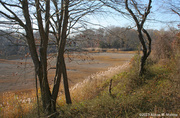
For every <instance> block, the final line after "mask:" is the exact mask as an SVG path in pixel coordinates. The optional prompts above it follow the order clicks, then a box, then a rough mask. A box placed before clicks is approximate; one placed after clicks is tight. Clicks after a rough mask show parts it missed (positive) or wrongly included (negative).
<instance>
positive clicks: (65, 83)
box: [62, 58, 72, 104]
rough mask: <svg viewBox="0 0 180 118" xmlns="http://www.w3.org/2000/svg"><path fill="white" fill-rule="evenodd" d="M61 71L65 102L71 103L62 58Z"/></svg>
mask: <svg viewBox="0 0 180 118" xmlns="http://www.w3.org/2000/svg"><path fill="white" fill-rule="evenodd" d="M62 73H63V82H64V91H65V97H66V103H67V104H72V101H71V96H70V92H69V84H68V78H67V71H66V64H65V61H64V58H63V59H62Z"/></svg>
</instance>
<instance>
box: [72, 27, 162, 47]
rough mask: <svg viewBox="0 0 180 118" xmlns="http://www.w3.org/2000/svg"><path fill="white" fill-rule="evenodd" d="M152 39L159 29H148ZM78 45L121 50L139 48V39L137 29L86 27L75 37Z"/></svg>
mask: <svg viewBox="0 0 180 118" xmlns="http://www.w3.org/2000/svg"><path fill="white" fill-rule="evenodd" d="M148 32H149V34H150V35H151V37H152V39H154V38H156V34H157V33H159V32H160V31H158V30H148ZM73 40H74V41H75V42H77V43H76V45H77V46H79V47H83V48H95V47H98V48H116V49H121V50H137V49H138V48H139V45H140V43H139V39H138V34H137V31H136V30H134V29H131V28H124V27H107V28H99V29H86V30H84V31H82V32H81V33H80V34H78V35H76V36H74V37H73Z"/></svg>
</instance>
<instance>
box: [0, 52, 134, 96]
mask: <svg viewBox="0 0 180 118" xmlns="http://www.w3.org/2000/svg"><path fill="white" fill-rule="evenodd" d="M133 55H134V53H132V52H120V53H107V52H105V53H83V54H79V53H71V54H66V55H65V57H66V66H67V72H68V78H69V84H70V86H73V85H75V84H76V83H78V82H81V81H83V80H84V79H85V78H87V76H90V75H91V74H93V73H96V72H99V71H105V70H107V69H108V67H112V66H117V65H121V64H123V63H125V62H127V61H129V60H130V59H131V57H132V56H133ZM55 60H56V58H55V57H53V55H50V56H49V59H48V65H49V66H48V77H49V82H50V83H51V84H52V83H53V78H54V73H55V69H54V68H55ZM33 69H34V67H33V63H32V60H31V59H30V58H24V59H16V60H4V59H0V95H2V93H3V92H9V91H11V92H17V91H27V90H31V89H34V88H35V79H34V70H33Z"/></svg>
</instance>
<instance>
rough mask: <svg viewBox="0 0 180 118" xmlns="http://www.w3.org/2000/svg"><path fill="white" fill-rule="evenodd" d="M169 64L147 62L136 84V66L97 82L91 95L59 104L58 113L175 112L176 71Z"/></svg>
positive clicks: (123, 114)
mask: <svg viewBox="0 0 180 118" xmlns="http://www.w3.org/2000/svg"><path fill="white" fill-rule="evenodd" d="M132 65H136V64H132ZM150 65H151V66H150ZM170 65H171V66H166V65H164V64H163V66H162V64H152V62H149V67H148V68H147V71H146V74H145V76H144V77H143V78H145V79H146V82H145V83H144V84H143V85H138V76H137V68H134V67H131V69H130V70H128V71H127V72H122V73H120V74H116V75H114V77H112V78H109V79H107V80H105V81H104V82H103V83H102V84H100V85H98V87H97V88H98V90H99V91H98V92H96V93H95V95H94V96H93V98H88V100H83V101H78V102H76V101H74V104H72V105H64V106H61V107H60V108H59V110H60V111H61V116H62V117H72V118H75V117H77V118H79V117H89V118H92V117H96V118H104V117H120V118H125V117H130V118H135V117H136V118H137V117H139V114H140V113H156V114H158V113H159V114H161V113H174V114H178V113H179V112H180V105H179V101H180V93H179V91H178V89H179V88H178V87H179V86H178V82H179V80H178V76H177V75H176V74H179V73H178V70H177V69H176V68H175V67H174V66H173V64H172V63H171V64H170ZM143 78H142V79H143ZM110 79H112V80H113V81H112V83H113V84H112V94H111V95H110V94H109V92H108V87H109V82H110ZM87 86H88V85H87ZM83 90H84V89H83V88H82V91H83ZM83 99H85V98H83ZM179 115H180V114H179Z"/></svg>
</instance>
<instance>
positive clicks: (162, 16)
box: [0, 0, 180, 30]
mask: <svg viewBox="0 0 180 118" xmlns="http://www.w3.org/2000/svg"><path fill="white" fill-rule="evenodd" d="M137 1H141V2H142V1H143V2H144V1H146V2H147V1H148V0H137ZM152 1H153V2H152V9H151V13H150V14H149V15H148V19H151V20H147V21H146V22H145V26H144V27H145V28H146V29H157V30H161V29H168V27H175V28H177V29H178V27H177V26H178V24H180V16H178V15H177V14H175V13H173V12H172V11H171V10H170V5H169V4H166V3H167V2H170V4H171V3H174V4H175V5H176V6H177V7H178V8H180V1H179V0H152ZM177 1H178V2H177ZM176 2H177V3H176ZM178 3H179V4H178ZM0 9H1V10H3V8H2V7H0ZM123 9H124V8H123ZM103 10H105V11H108V12H107V13H106V12H104V13H97V12H95V13H93V14H90V15H87V16H85V19H86V20H87V21H88V22H91V23H93V24H96V25H92V24H91V25H90V24H88V25H87V27H88V28H99V27H101V26H104V27H110V26H118V27H134V26H135V22H134V20H133V19H132V17H127V16H122V14H120V13H118V12H116V11H114V10H112V9H110V8H108V7H104V9H103ZM124 10H125V9H124ZM152 19H156V20H152ZM1 20H2V18H1ZM171 21H173V22H171ZM170 22H171V23H170ZM97 24H98V25H97ZM1 28H2V27H1Z"/></svg>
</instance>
